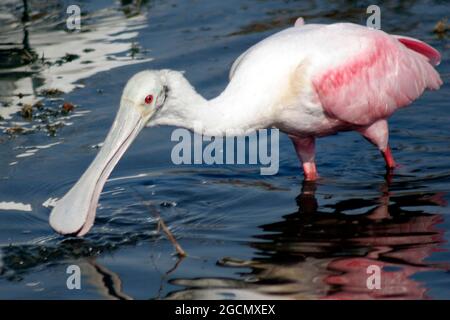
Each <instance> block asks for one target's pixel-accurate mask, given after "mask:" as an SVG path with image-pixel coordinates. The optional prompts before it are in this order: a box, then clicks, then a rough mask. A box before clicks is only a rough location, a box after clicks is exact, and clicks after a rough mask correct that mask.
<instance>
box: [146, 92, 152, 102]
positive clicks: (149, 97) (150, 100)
mask: <svg viewBox="0 0 450 320" xmlns="http://www.w3.org/2000/svg"><path fill="white" fill-rule="evenodd" d="M152 102H153V95H152V94H149V95H148V96H146V97H145V104H150V103H152Z"/></svg>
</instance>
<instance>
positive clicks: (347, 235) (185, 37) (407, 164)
mask: <svg viewBox="0 0 450 320" xmlns="http://www.w3.org/2000/svg"><path fill="white" fill-rule="evenodd" d="M73 3H74V2H73V1H70V4H73ZM78 4H79V5H80V6H81V8H82V12H84V16H83V18H82V28H85V29H83V30H84V31H85V32H82V33H67V32H65V31H64V25H65V23H64V19H65V8H66V7H67V6H68V5H69V3H68V2H67V1H51V2H49V3H46V4H45V5H43V4H39V3H38V2H37V1H30V2H29V7H30V12H31V14H30V19H31V21H30V22H28V25H27V27H26V28H25V27H24V26H23V25H22V23H21V22H20V19H21V17H22V14H23V12H22V7H21V2H20V1H3V2H2V4H1V5H0V7H1V12H2V14H1V15H0V30H1V32H0V34H1V38H0V41H1V43H2V44H1V46H0V51H1V57H2V58H1V59H2V61H1V70H0V83H1V89H0V94H1V99H0V101H1V103H2V106H1V107H0V110H1V115H2V117H3V120H2V121H0V126H1V129H2V130H3V131H4V133H3V134H2V135H1V136H0V144H1V148H0V159H1V161H0V179H1V184H0V221H1V223H0V298H15V299H16V298H20V299H21V298H33V299H55V298H62V299H74V298H94V299H99V298H100V299H110V298H111V299H131V298H133V299H164V298H172V299H177V298H195V299H198V298H221V299H237V298H270V299H275V298H295V299H324V298H356V299H358V298H396V299H397V298H414V299H429V298H432V299H448V298H450V277H449V273H448V270H449V262H450V254H449V245H448V240H449V230H450V217H449V213H450V211H449V209H448V201H449V199H450V196H449V192H450V162H449V158H450V143H449V141H450V140H449V138H450V131H449V127H448V121H449V119H450V109H449V108H448V100H449V96H450V95H449V92H450V91H449V86H448V84H447V83H448V80H449V73H450V67H449V62H448V49H449V43H448V35H447V36H446V35H445V34H444V35H441V36H439V35H437V34H435V33H433V32H432V30H433V28H434V25H435V24H436V22H437V21H438V20H440V19H442V18H444V17H445V16H449V13H450V12H449V9H448V5H447V4H446V2H445V1H434V2H426V3H425V2H424V3H422V2H420V1H394V2H392V3H391V4H390V5H386V6H383V7H382V28H383V29H384V30H385V31H388V32H390V33H394V34H403V35H408V36H413V37H417V38H420V39H422V40H425V41H426V42H428V43H429V44H431V45H433V46H434V47H435V48H437V49H438V50H439V51H440V52H441V53H442V55H443V61H442V63H441V65H440V66H439V67H438V70H439V72H440V73H441V75H442V77H443V80H444V83H445V84H444V85H443V87H442V88H441V90H440V91H437V92H427V93H426V94H424V96H423V97H422V98H421V99H419V100H418V101H416V102H415V103H414V104H413V105H412V106H411V107H410V108H407V109H403V110H401V111H399V112H398V113H396V114H395V115H394V117H393V118H392V120H391V128H392V129H391V143H392V146H393V152H394V156H395V157H396V160H397V161H398V162H399V163H400V164H401V167H400V168H399V169H398V170H396V171H395V174H394V176H393V177H392V181H391V182H390V183H388V182H386V180H385V177H384V174H385V173H384V167H383V162H382V159H381V157H380V156H379V154H378V152H377V151H376V150H375V149H374V148H373V147H372V146H370V145H369V144H368V143H367V142H366V141H364V140H363V139H362V138H360V137H359V136H358V135H357V134H355V133H345V134H339V135H336V136H332V137H327V138H324V139H321V140H319V142H318V150H317V162H318V167H319V170H320V173H321V175H322V177H323V178H322V179H321V180H320V181H319V182H318V183H317V184H303V183H302V178H301V171H300V169H299V164H298V160H297V158H296V156H295V153H294V151H293V148H292V146H291V143H290V141H289V140H288V139H287V137H286V136H284V135H282V136H281V145H280V149H281V150H280V154H281V159H280V172H279V174H278V175H276V176H260V175H259V169H258V168H256V167H243V166H225V165H224V166H213V167H208V166H206V165H205V166H190V167H189V166H175V165H173V164H172V162H171V161H170V151H171V149H172V147H173V145H174V142H171V141H170V134H171V132H172V130H173V128H168V127H160V128H152V129H146V130H144V131H143V132H142V133H141V134H140V136H139V137H138V139H137V140H136V141H135V143H134V144H133V145H132V146H131V148H130V149H129V150H128V151H127V153H126V155H125V157H124V158H123V159H122V160H121V162H120V163H119V165H118V166H117V167H116V169H115V170H114V171H113V173H112V176H111V177H110V179H109V181H108V182H107V183H106V186H105V188H104V190H103V193H102V196H101V199H100V207H99V209H98V211H97V214H98V217H97V220H96V224H95V226H94V228H93V229H92V230H91V232H90V233H89V234H88V235H87V236H86V237H84V238H83V239H77V238H65V237H61V236H59V235H56V234H55V233H54V232H53V231H52V230H51V228H50V227H49V226H48V222H47V221H48V215H49V213H50V210H51V207H50V206H49V205H51V203H52V201H53V200H54V199H55V198H59V197H61V196H62V195H63V194H64V193H65V192H66V191H67V190H68V189H69V188H70V187H71V186H72V185H73V184H74V183H75V182H76V181H77V180H78V178H79V177H80V175H81V174H82V172H83V171H84V170H85V168H86V167H87V165H88V164H89V163H90V161H91V160H92V159H93V157H94V156H95V154H96V153H97V151H98V149H97V148H96V146H97V145H98V144H100V143H101V142H102V141H103V139H104V138H105V136H106V133H107V130H108V128H109V126H110V124H111V122H112V119H113V117H114V115H115V112H116V110H117V107H118V101H119V98H120V94H121V90H122V88H123V86H124V85H125V83H126V81H127V80H128V79H129V78H130V77H131V76H132V75H133V74H134V73H136V72H138V71H140V70H143V69H160V68H171V69H177V70H185V71H186V77H187V78H188V79H189V80H190V81H191V82H192V84H193V85H194V86H195V87H196V88H197V89H198V91H199V92H200V93H201V94H203V95H204V96H205V97H207V98H211V97H213V96H215V95H217V94H218V93H219V92H220V91H221V90H222V89H223V88H224V86H225V85H226V83H227V77H228V70H229V68H230V66H231V64H232V62H233V60H234V59H235V58H237V57H238V56H239V54H240V53H242V52H243V51H244V50H245V49H246V48H248V47H249V46H250V45H252V44H253V43H255V42H257V41H259V40H260V39H262V38H264V37H266V36H268V35H270V34H272V33H274V32H276V31H278V30H281V29H283V28H284V27H287V26H290V25H292V23H293V21H295V19H296V18H297V17H298V16H303V17H304V18H305V20H306V22H307V23H308V22H310V23H313V22H320V23H332V22H336V21H343V20H345V21H351V22H355V23H361V24H363V23H364V22H365V19H366V17H367V15H366V14H365V8H366V7H367V6H368V5H369V4H370V3H369V2H365V1H356V2H354V1H348V2H333V3H332V4H329V3H327V2H322V1H298V2H297V1H284V2H280V1H269V0H267V1H254V0H247V1H223V2H222V1H148V2H146V1H143V2H142V4H141V6H140V7H138V6H136V5H135V4H133V3H131V4H130V3H128V1H122V3H112V2H110V1H99V2H95V4H93V3H91V2H88V1H86V2H83V1H81V2H78ZM27 33H28V36H27V37H28V42H29V43H28V45H27V46H23V45H22V42H23V41H24V39H25V38H26V37H25V36H26V34H27ZM7 43H9V44H8V45H6V44H7ZM25 43H27V41H25ZM24 48H25V49H27V50H28V52H27V53H24ZM92 49H94V50H92ZM43 53H44V59H43V60H42V54H43ZM5 57H9V58H8V59H6V58H5ZM48 89H59V90H61V91H62V92H64V93H61V94H53V95H52V94H50V93H55V92H51V91H50V92H49V91H48ZM45 90H47V91H45ZM56 93H58V92H56ZM38 100H40V101H41V102H42V104H43V105H42V106H41V107H40V109H38V108H34V114H33V118H32V119H31V120H30V119H26V114H25V118H24V117H22V116H21V115H20V110H21V109H22V107H23V105H22V106H21V105H18V104H20V103H22V104H27V103H31V104H32V103H35V102H36V101H38ZM63 102H70V103H71V104H73V105H75V109H74V111H70V112H68V113H67V114H65V113H64V112H62V111H61V105H62V104H63ZM18 127H20V128H22V129H18ZM11 128H12V129H11ZM146 203H147V204H146ZM148 203H149V205H148ZM155 211H157V212H159V213H160V214H161V216H162V217H163V218H164V221H165V223H166V224H167V225H168V226H169V228H170V229H171V230H172V232H173V233H174V234H175V236H176V237H177V238H178V240H179V242H180V244H181V245H182V247H183V248H184V249H185V250H186V251H187V252H188V254H189V256H188V257H187V258H184V259H181V260H179V259H178V258H177V257H176V256H175V255H174V249H173V247H172V245H171V244H170V242H169V241H168V240H167V239H166V238H165V237H164V235H162V234H160V233H159V232H158V230H157V221H156V219H155V216H154V213H155ZM70 265H78V266H79V267H80V268H81V271H82V289H81V290H68V289H67V287H66V279H67V277H68V274H66V269H67V267H68V266H70ZM370 265H376V266H379V267H380V268H381V269H382V288H381V289H380V290H368V289H367V286H366V280H367V277H368V275H367V273H366V270H367V267H368V266H370Z"/></svg>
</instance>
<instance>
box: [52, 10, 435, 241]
mask: <svg viewBox="0 0 450 320" xmlns="http://www.w3.org/2000/svg"><path fill="white" fill-rule="evenodd" d="M439 62H440V54H439V52H438V51H437V50H435V49H434V48H432V47H430V46H429V45H427V44H426V43H424V42H422V41H419V40H416V39H412V38H408V37H403V36H395V35H389V34H387V33H385V32H383V31H381V30H374V29H369V28H367V27H365V26H360V25H355V24H351V23H336V24H331V25H321V24H307V25H304V23H303V19H301V18H299V19H298V20H297V22H296V24H295V26H294V27H291V28H288V29H286V30H283V31H281V32H278V33H276V34H274V35H272V36H269V37H268V38H266V39H264V40H262V41H261V42H259V43H257V44H256V45H254V46H252V47H251V48H249V49H248V50H247V51H246V52H244V53H243V54H242V55H241V56H240V57H238V58H237V60H236V61H235V62H234V64H233V65H232V67H231V71H230V82H229V83H228V85H227V87H226V88H225V90H224V91H223V92H222V93H221V94H220V95H219V96H217V97H216V98H214V99H212V100H209V101H208V100H206V99H204V98H203V97H202V96H201V95H200V94H198V93H197V92H196V91H195V89H194V88H193V87H192V86H191V85H190V84H189V82H188V81H187V80H186V79H185V78H184V76H183V75H182V73H181V72H177V71H172V70H159V71H142V72H139V73H137V74H136V75H134V76H133V77H132V78H131V79H130V80H129V81H128V83H127V85H126V86H125V89H124V91H123V94H122V97H121V101H120V107H119V111H118V113H117V116H116V118H115V120H114V123H113V125H112V127H111V129H110V131H109V133H108V136H107V137H106V140H105V143H104V145H103V147H102V149H101V150H100V152H99V153H98V154H97V156H96V158H95V160H94V161H93V162H92V164H91V165H90V166H89V168H88V169H87V170H86V172H85V173H84V174H83V176H82V177H81V178H80V180H79V181H78V182H77V183H76V184H75V185H74V186H73V187H72V189H71V190H70V191H69V192H68V193H67V194H66V195H65V196H64V197H63V198H62V199H61V200H59V201H58V202H57V204H56V206H55V208H54V209H53V211H52V212H51V215H50V224H51V226H52V227H53V228H54V229H55V230H56V231H57V232H59V233H62V234H76V235H78V236H82V235H84V234H86V233H87V232H88V231H89V229H90V228H91V226H92V224H93V222H94V218H95V211H96V207H97V202H98V199H99V196H100V192H101V190H102V188H103V185H104V183H105V181H106V179H107V178H108V176H109V174H110V173H111V171H112V170H113V168H114V166H115V165H116V163H117V162H118V161H119V159H120V157H121V156H122V155H123V154H124V152H125V150H126V149H127V148H128V147H129V146H130V144H131V142H132V141H133V140H134V139H135V138H136V136H137V135H138V133H139V131H141V130H142V128H144V127H145V126H154V125H173V126H182V127H187V128H189V129H192V130H196V129H197V130H199V131H201V132H200V133H202V134H205V135H224V134H232V135H236V134H246V133H249V132H251V131H253V130H256V129H260V128H267V127H276V128H279V129H280V130H281V131H283V132H285V133H287V134H288V135H289V137H290V138H291V139H292V141H293V143H294V147H295V150H296V152H297V155H298V157H299V159H300V161H301V162H302V163H303V170H304V175H305V179H306V180H315V179H317V177H318V175H317V171H316V166H315V163H314V157H315V155H314V153H315V151H314V143H315V138H316V137H322V136H326V135H330V134H334V133H336V132H339V131H349V130H356V131H358V132H360V133H361V134H362V135H363V136H364V137H365V138H366V139H367V140H369V141H370V142H371V143H373V144H374V145H375V146H377V147H378V149H379V150H380V151H381V153H382V154H383V156H384V159H385V161H386V166H387V167H388V168H393V167H394V166H395V162H394V159H393V157H392V155H391V150H390V148H389V144H388V123H387V118H389V116H390V115H392V113H393V112H394V111H395V110H397V109H398V108H401V107H404V106H406V105H408V104H409V103H411V102H412V101H413V100H414V99H416V98H418V97H419V96H420V95H421V94H422V93H423V91H424V90H425V89H426V88H428V89H438V88H439V86H440V85H441V84H442V81H441V79H440V77H439V74H438V73H437V71H436V70H435V69H434V68H433V65H436V64H438V63H439ZM197 124H200V125H197ZM199 127H201V129H198V128H199Z"/></svg>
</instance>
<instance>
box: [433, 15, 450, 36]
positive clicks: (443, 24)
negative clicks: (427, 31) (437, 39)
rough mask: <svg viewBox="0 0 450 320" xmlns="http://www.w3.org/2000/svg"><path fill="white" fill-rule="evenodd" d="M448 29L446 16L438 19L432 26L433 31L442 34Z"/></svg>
mask: <svg viewBox="0 0 450 320" xmlns="http://www.w3.org/2000/svg"><path fill="white" fill-rule="evenodd" d="M448 30H449V26H448V21H447V18H444V19H441V20H439V21H438V22H437V23H436V25H435V26H434V28H433V32H434V33H437V34H440V35H443V34H445V33H447V31H448Z"/></svg>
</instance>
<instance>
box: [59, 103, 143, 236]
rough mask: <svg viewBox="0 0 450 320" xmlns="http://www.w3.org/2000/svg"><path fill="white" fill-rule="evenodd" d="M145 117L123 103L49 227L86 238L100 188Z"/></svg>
mask: <svg viewBox="0 0 450 320" xmlns="http://www.w3.org/2000/svg"><path fill="white" fill-rule="evenodd" d="M145 118H147V116H145V115H144V114H143V113H142V110H140V109H139V108H137V107H136V106H134V105H133V104H132V102H131V101H127V100H122V102H121V105H120V108H119V111H118V113H117V116H116V119H115V120H114V123H113V125H112V127H111V129H110V131H109V133H108V136H107V137H106V140H105V142H104V145H103V147H102V148H101V150H100V151H99V153H98V154H97V156H96V157H95V159H94V161H93V162H92V163H91V165H90V166H89V168H88V169H87V170H86V172H85V173H84V174H83V176H82V177H81V178H80V180H78V182H77V183H76V184H75V185H74V186H73V187H72V189H70V191H69V192H68V193H67V194H66V195H65V196H64V197H63V198H61V199H60V200H59V201H58V202H57V203H56V206H55V207H54V208H53V210H52V212H51V214H50V225H51V226H52V228H53V229H55V230H56V231H57V232H59V233H61V234H73V235H77V236H83V235H85V234H86V233H87V232H88V231H89V229H90V228H91V227H92V225H93V223H94V219H95V211H96V208H97V203H98V200H99V197H100V193H101V191H102V189H103V185H104V184H105V182H106V179H108V176H109V175H110V174H111V172H112V170H113V168H114V166H115V165H116V164H117V162H118V161H119V160H120V158H121V157H122V155H123V154H124V153H125V151H126V150H127V148H128V147H129V146H130V145H131V143H132V142H133V140H134V139H135V138H136V136H137V135H138V134H139V132H140V131H141V130H142V128H143V127H144V126H145V123H146V121H145V120H146V119H145Z"/></svg>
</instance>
